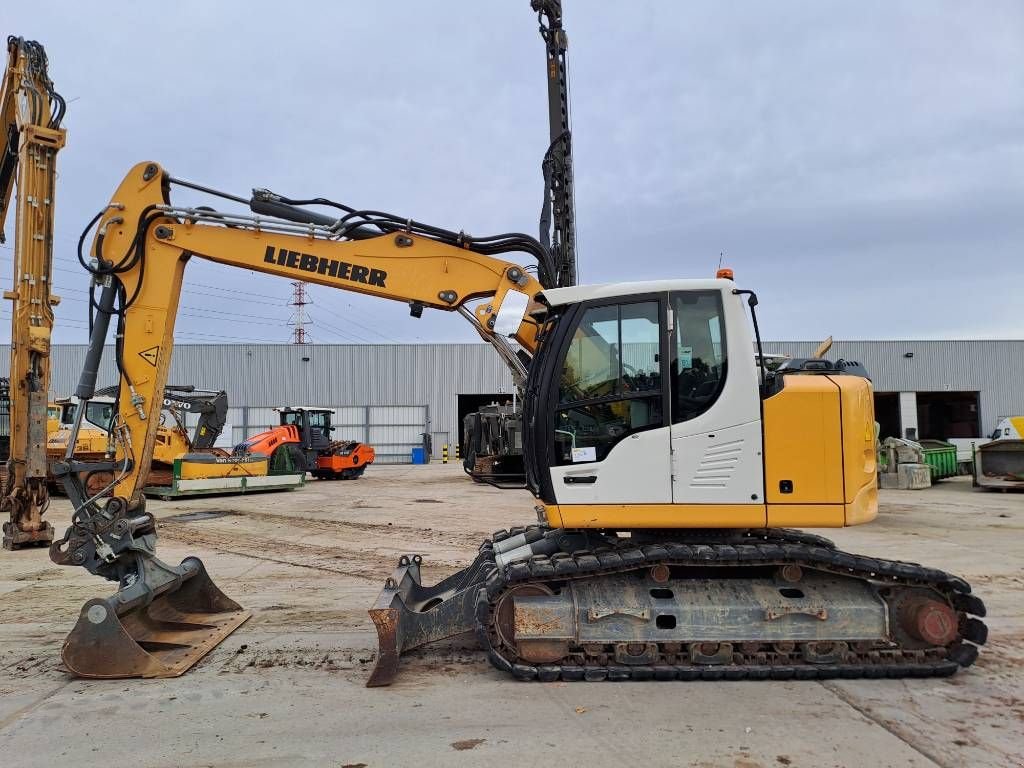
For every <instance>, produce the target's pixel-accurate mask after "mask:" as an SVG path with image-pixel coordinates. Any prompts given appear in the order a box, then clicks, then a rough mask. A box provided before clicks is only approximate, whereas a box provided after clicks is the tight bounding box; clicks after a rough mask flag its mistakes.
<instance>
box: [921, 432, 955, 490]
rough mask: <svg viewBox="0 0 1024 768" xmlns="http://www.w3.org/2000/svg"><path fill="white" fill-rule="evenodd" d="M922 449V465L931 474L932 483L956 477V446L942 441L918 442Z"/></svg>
mask: <svg viewBox="0 0 1024 768" xmlns="http://www.w3.org/2000/svg"><path fill="white" fill-rule="evenodd" d="M918 442H919V443H920V444H921V447H922V448H923V449H924V463H925V464H927V465H928V469H929V470H931V473H932V482H933V483H934V482H935V481H936V480H945V479H946V478H947V477H956V475H957V474H958V468H957V463H956V446H955V445H953V444H952V443H947V442H945V441H944V440H918Z"/></svg>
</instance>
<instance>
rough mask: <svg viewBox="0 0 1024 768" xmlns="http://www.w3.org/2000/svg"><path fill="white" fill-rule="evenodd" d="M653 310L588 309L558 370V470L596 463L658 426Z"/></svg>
mask: <svg viewBox="0 0 1024 768" xmlns="http://www.w3.org/2000/svg"><path fill="white" fill-rule="evenodd" d="M660 342H661V323H660V320H659V303H658V302H656V301H645V302H636V303H632V304H616V305H610V306H602V307H592V308H590V309H588V310H586V312H585V313H584V315H583V317H582V319H581V320H580V323H579V326H578V327H577V328H576V331H575V333H574V334H573V338H572V341H571V342H570V344H569V349H568V351H567V353H566V356H565V360H564V362H563V365H562V372H561V379H560V382H559V390H558V407H557V409H556V412H555V435H554V438H555V458H556V461H557V463H558V464H573V463H581V462H590V461H601V460H602V459H604V458H605V456H607V455H608V452H609V451H611V449H612V448H613V447H614V446H615V444H616V443H618V442H619V441H620V440H622V439H623V438H625V437H627V436H628V435H630V434H633V433H634V432H639V431H642V430H645V429H652V428H655V427H660V426H662V425H663V408H662V377H661V354H660Z"/></svg>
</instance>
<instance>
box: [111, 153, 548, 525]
mask: <svg viewBox="0 0 1024 768" xmlns="http://www.w3.org/2000/svg"><path fill="white" fill-rule="evenodd" d="M171 182H172V179H171V178H170V177H169V176H168V175H167V174H166V172H165V171H164V170H163V169H162V168H161V167H160V166H158V165H157V164H155V163H140V164H138V165H136V166H135V167H134V168H132V170H131V171H130V172H129V173H128V175H127V176H126V177H125V179H124V181H123V182H122V183H121V185H120V187H118V189H117V192H116V193H115V195H114V197H113V199H112V200H111V203H110V205H109V206H108V207H107V209H106V211H105V213H104V214H103V216H102V218H101V220H100V222H99V230H98V234H97V236H96V240H95V242H94V246H93V255H94V256H95V257H96V258H97V259H99V260H100V263H101V264H103V263H106V264H107V265H109V269H110V270H111V272H112V274H114V275H116V279H117V280H118V281H120V284H121V285H122V286H123V294H122V297H123V302H124V307H125V309H124V320H123V338H122V339H121V350H120V354H119V355H118V359H119V362H118V366H119V369H120V371H121V395H120V399H119V417H120V420H119V425H118V426H119V429H120V430H121V432H120V434H121V437H122V439H121V445H122V447H119V449H118V459H122V458H124V457H125V455H127V456H128V457H129V458H131V460H132V466H131V469H130V470H128V471H127V472H125V473H122V474H120V476H119V479H118V481H117V484H116V486H115V489H114V495H115V496H118V497H121V498H123V499H126V500H127V501H128V502H129V505H130V506H134V505H135V504H137V503H138V500H139V498H140V494H141V490H142V488H143V487H144V486H145V484H146V476H147V474H148V471H149V465H150V459H151V457H152V452H153V445H154V440H155V437H156V433H157V426H158V424H159V420H160V418H159V417H160V409H161V407H162V403H163V390H164V386H165V384H166V381H167V374H168V366H169V364H170V360H171V350H172V347H173V343H174V321H175V316H176V314H177V308H178V300H179V295H180V292H181V285H182V277H183V274H184V270H185V264H186V262H187V261H188V259H189V258H190V257H191V256H198V257H200V258H204V259H209V260H210V261H215V262H218V263H221V264H226V265H229V266H233V267H241V268H244V269H251V270H254V271H257V272H263V273H266V274H273V275H280V276H281V277H287V278H291V279H298V280H304V281H307V282H310V283H316V284H318V285H324V286H328V287H331V288H337V289H340V290H344V291H354V292H356V293H363V294H367V295H371V296H379V297H381V298H385V299H391V300H393V301H401V302H408V303H409V304H410V305H411V306H412V307H413V308H414V312H415V311H419V309H421V308H422V307H431V308H434V309H440V310H445V311H459V312H460V313H461V314H463V315H464V316H465V317H466V318H467V319H469V320H470V321H471V322H472V323H473V325H474V326H475V327H476V329H477V330H478V331H479V332H480V334H481V335H482V336H483V337H484V338H486V339H488V340H490V341H492V343H494V344H495V345H496V346H497V347H498V348H499V351H500V352H502V351H503V352H504V355H505V357H506V359H507V360H509V362H510V363H512V364H515V363H516V362H517V361H516V358H515V355H514V353H513V352H512V351H511V350H510V349H509V348H508V347H507V344H505V345H504V348H503V344H504V341H503V339H501V338H499V337H498V336H497V335H496V334H495V333H494V332H493V328H494V324H495V321H496V317H497V314H498V310H499V307H500V306H501V303H502V302H503V301H504V300H505V298H506V295H507V294H509V292H510V291H514V292H518V293H519V294H525V296H526V297H527V298H528V299H531V300H532V299H534V297H535V296H536V295H537V293H538V292H539V291H540V290H541V285H540V283H539V282H538V281H537V280H536V279H534V278H533V277H532V276H531V275H529V274H528V273H527V272H526V271H525V270H524V269H523V268H521V267H519V266H518V265H516V264H513V263H511V262H507V261H503V260H501V259H496V258H493V257H491V256H489V255H484V254H481V253H478V252H475V251H473V250H469V249H468V248H462V247H458V246H455V245H449V244H447V243H444V242H439V241H438V240H434V239H431V238H429V237H423V236H419V235H416V234H412V233H409V232H404V231H399V232H394V233H389V234H382V235H378V236H375V237H370V238H366V239H359V240H339V239H335V235H334V233H333V232H332V231H331V229H330V227H327V226H323V225H314V224H304V223H302V224H300V223H294V222H291V221H285V220H282V219H280V218H261V217H259V216H252V215H249V214H246V215H239V214H229V213H223V212H213V211H210V210H208V209H185V208H175V207H173V206H171V205H170V204H169V200H168V191H169V187H170V184H171ZM520 298H521V297H520ZM474 300H483V301H481V302H480V303H479V305H478V306H477V307H476V308H475V309H474V310H472V311H471V310H470V309H469V308H468V307H467V306H466V305H467V302H472V301H474ZM510 303H511V302H510ZM524 306H525V305H524ZM520 317H522V316H521V315H520ZM535 330H536V326H535V325H534V324H533V323H532V322H531V321H529V320H527V319H523V320H522V321H521V322H520V324H519V328H518V331H517V332H516V333H515V334H514V336H515V338H516V340H517V341H518V342H519V344H520V345H521V346H522V347H523V348H524V349H525V350H527V352H532V350H533V349H534V347H535V344H536V340H535Z"/></svg>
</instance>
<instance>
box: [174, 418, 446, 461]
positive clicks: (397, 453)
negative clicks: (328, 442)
mask: <svg viewBox="0 0 1024 768" xmlns="http://www.w3.org/2000/svg"><path fill="white" fill-rule="evenodd" d="M316 407H317V408H332V409H333V410H334V416H333V418H332V419H331V423H332V424H333V425H334V432H333V434H332V435H331V437H332V439H334V440H358V441H359V442H361V443H367V444H369V445H371V446H373V449H374V451H375V452H376V455H377V458H376V459H375V460H376V461H377V462H378V463H381V464H409V463H411V461H412V449H413V448H417V447H420V446H422V445H423V433H424V432H428V433H429V432H430V409H429V408H428V407H427V406H426V405H336V406H335V405H325V406H320V405H318V406H316ZM197 419H198V416H196V415H194V414H186V417H185V424H186V426H188V427H189V428H190V429H191V428H192V427H194V426H195V424H196V421H197ZM279 423H280V420H279V418H278V413H277V411H275V410H274V409H273V408H260V407H255V406H234V407H231V408H228V423H227V425H226V426H225V428H224V431H223V432H222V433H221V436H220V439H219V440H218V441H217V446H218V447H222V448H228V449H230V448H231V447H233V446H235V445H237V444H238V443H240V442H242V441H243V440H245V439H246V438H249V437H252V436H253V435H256V434H258V433H260V432H264V431H266V430H268V429H271V428H273V427H276V426H277V425H278V424H279ZM434 450H435V452H438V451H440V447H439V446H435V449H434ZM437 455H438V456H440V453H437Z"/></svg>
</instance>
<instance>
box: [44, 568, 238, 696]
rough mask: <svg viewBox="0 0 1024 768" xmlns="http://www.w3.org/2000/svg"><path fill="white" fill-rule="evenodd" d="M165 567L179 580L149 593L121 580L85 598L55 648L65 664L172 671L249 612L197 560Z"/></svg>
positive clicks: (109, 673)
mask: <svg viewBox="0 0 1024 768" xmlns="http://www.w3.org/2000/svg"><path fill="white" fill-rule="evenodd" d="M173 570H174V571H175V572H177V574H178V575H179V576H180V579H175V580H173V581H171V582H168V585H167V586H166V587H164V588H163V591H161V592H159V593H158V594H156V595H155V596H154V592H149V593H147V594H144V595H143V596H141V597H139V596H138V594H137V590H135V589H133V587H132V586H129V587H127V588H123V589H121V590H120V591H118V592H117V593H115V594H113V595H111V596H110V597H107V598H97V599H95V600H90V601H89V602H87V603H86V604H85V605H84V606H83V607H82V613H81V615H80V616H79V617H78V623H77V624H75V628H74V629H73V630H72V631H71V634H69V635H68V637H67V639H66V640H65V641H64V647H63V648H62V649H61V658H62V659H63V660H64V664H65V665H66V666H67V668H68V670H69V671H70V672H71V673H72V674H74V675H77V676H79V677H93V678H111V677H177V676H179V675H181V674H183V673H185V672H187V671H188V669H189V668H190V667H191V666H192V665H193V664H195V663H196V662H197V661H199V660H200V659H201V658H203V656H205V655H206V654H207V653H209V652H210V651H211V650H213V649H214V648H215V647H216V646H217V645H218V644H219V643H220V642H221V641H222V640H223V639H224V638H226V637H227V636H228V635H230V634H231V633H232V632H234V631H235V630H236V629H238V627H240V626H241V625H242V624H243V623H244V622H245V621H246V619H248V618H249V617H250V616H251V615H252V613H251V612H250V611H247V610H244V609H243V608H242V607H241V606H240V605H238V603H236V602H235V601H234V600H231V599H230V598H228V597H227V596H226V595H225V594H224V593H223V592H221V591H220V590H219V589H218V588H217V586H216V585H215V584H214V583H213V581H212V580H211V579H210V577H209V575H208V574H207V573H206V568H204V567H203V564H202V562H200V561H199V560H198V559H196V558H194V557H190V558H187V559H186V560H184V561H183V562H182V563H181V565H180V566H178V567H177V568H175V569H173ZM133 593H136V594H133Z"/></svg>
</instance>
